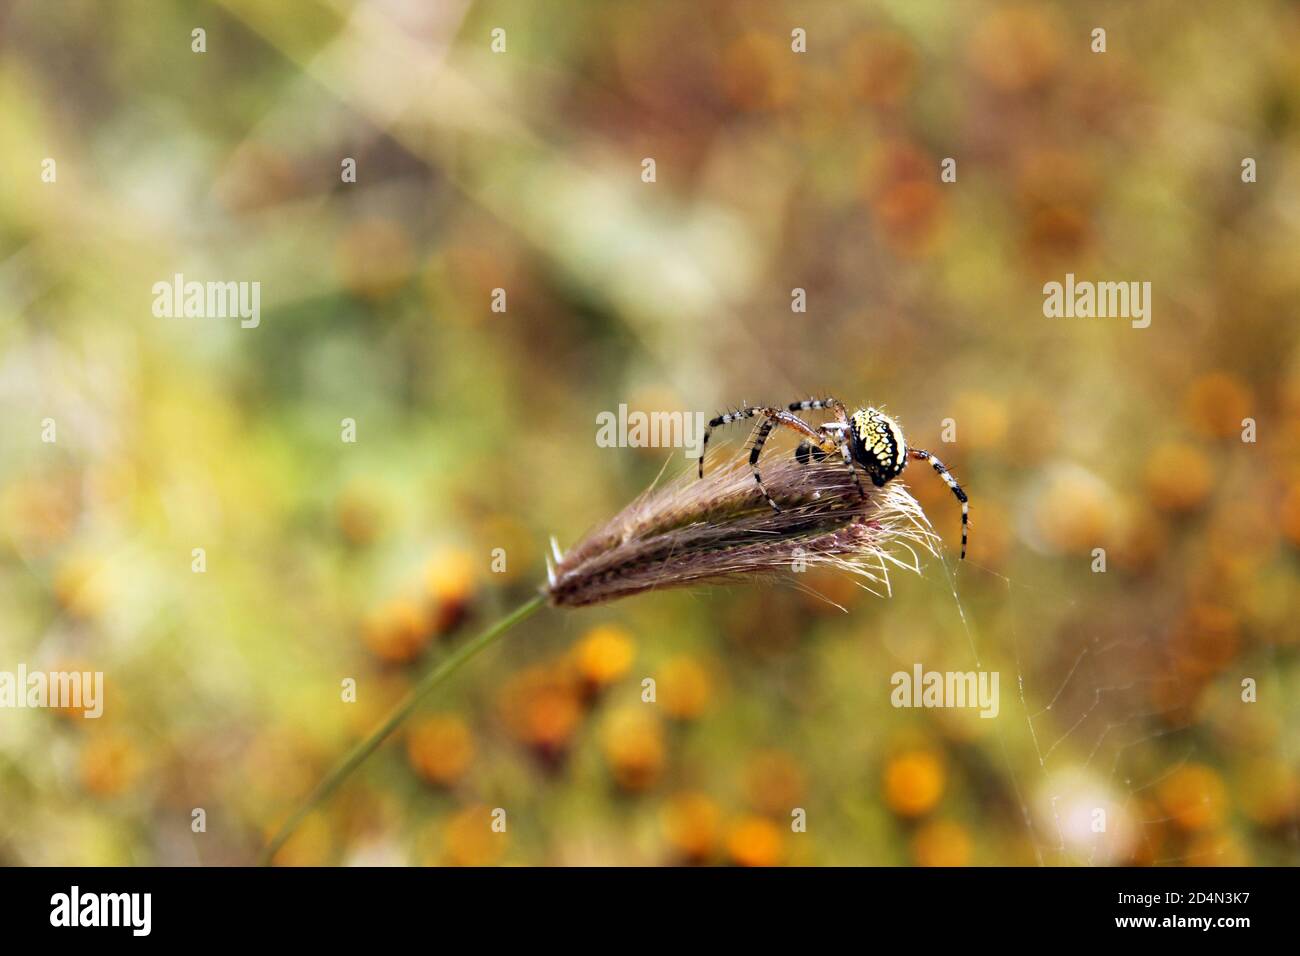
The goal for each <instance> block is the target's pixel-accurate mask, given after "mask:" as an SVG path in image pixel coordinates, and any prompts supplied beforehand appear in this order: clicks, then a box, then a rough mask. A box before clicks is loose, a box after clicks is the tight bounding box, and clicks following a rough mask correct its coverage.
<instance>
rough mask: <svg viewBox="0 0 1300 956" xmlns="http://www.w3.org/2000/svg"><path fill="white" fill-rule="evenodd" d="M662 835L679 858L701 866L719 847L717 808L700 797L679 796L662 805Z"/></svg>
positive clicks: (700, 795) (708, 800)
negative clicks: (663, 834)
mask: <svg viewBox="0 0 1300 956" xmlns="http://www.w3.org/2000/svg"><path fill="white" fill-rule="evenodd" d="M661 819H662V822H663V828H664V833H665V835H666V836H667V838H668V842H669V844H670V845H671V846H672V847H673V850H674V852H675V853H676V854H677V856H679V857H680V858H682V859H684V860H686V861H687V862H690V863H702V862H704V861H706V860H708V859H709V858H711V857H712V856H713V854H714V851H715V850H716V849H717V844H718V820H719V813H718V805H717V804H716V803H714V802H713V801H712V800H710V799H709V798H708V797H706V796H704V795H703V794H700V793H679V794H676V795H674V796H673V797H672V798H671V799H670V800H669V801H668V802H667V804H665V805H664V808H663V812H662V814H661Z"/></svg>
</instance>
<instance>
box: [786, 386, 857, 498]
mask: <svg viewBox="0 0 1300 956" xmlns="http://www.w3.org/2000/svg"><path fill="white" fill-rule="evenodd" d="M809 408H813V409H820V408H829V409H830V410H831V411H833V412H834V413H835V417H836V418H837V419H838V421H836V422H833V423H828V424H826V425H823V426H822V427H821V431H822V433H823V434H826V433H827V432H828V431H829V430H830V429H834V430H836V431H838V432H839V435H838V437H832V438H831V440H832V441H834V442H835V444H836V445H837V446H838V447H839V450H840V455H841V456H842V457H843V458H844V467H845V468H847V469H848V470H849V477H851V478H852V479H853V486H854V487H855V488H857V489H858V496H859V497H860V498H866V497H867V492H866V489H865V488H863V487H862V479H861V478H859V477H858V470H857V468H855V467H854V466H853V449H852V447H851V440H852V438H851V436H852V435H853V426H852V425H851V424H850V422H849V412H848V409H846V408H845V407H844V403H843V402H841V401H840V400H839V399H838V398H832V397H830V396H827V397H826V398H809V399H805V400H804V401H802V402H791V403H790V411H792V412H801V411H804V410H805V409H809ZM802 447H803V446H802V445H801V446H800V448H802ZM796 454H798V453H797V452H796Z"/></svg>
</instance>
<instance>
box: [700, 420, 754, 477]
mask: <svg viewBox="0 0 1300 956" xmlns="http://www.w3.org/2000/svg"><path fill="white" fill-rule="evenodd" d="M763 411H764V409H763V406H761V405H750V406H748V407H746V408H738V409H736V410H735V411H732V412H727V413H726V414H725V415H719V416H718V417H717V418H715V419H713V420H712V421H711V422H709V424H708V427H706V428H705V429H704V441H703V442H701V443H700V477H701V478H703V477H704V453H705V452H706V451H708V450H709V435H710V434H711V433H712V432H713V429H715V428H718V427H720V426H722V425H730V424H731V423H732V422H739V421H743V420H744V419H746V418H753V417H754V416H755V415H758V414H761V413H762V412H763Z"/></svg>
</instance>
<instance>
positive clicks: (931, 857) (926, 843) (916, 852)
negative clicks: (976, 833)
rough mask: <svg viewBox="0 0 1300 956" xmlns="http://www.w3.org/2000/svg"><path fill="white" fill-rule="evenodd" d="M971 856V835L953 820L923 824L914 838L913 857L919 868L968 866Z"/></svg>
mask: <svg viewBox="0 0 1300 956" xmlns="http://www.w3.org/2000/svg"><path fill="white" fill-rule="evenodd" d="M970 855H971V839H970V835H969V834H967V832H966V829H965V827H963V826H962V825H961V824H960V823H955V822H953V821H952V820H934V821H932V822H930V823H926V824H923V825H922V826H921V827H920V828H919V829H918V830H917V831H916V834H915V835H914V836H913V837H912V856H913V858H914V859H915V860H916V863H917V865H918V866H968V865H970Z"/></svg>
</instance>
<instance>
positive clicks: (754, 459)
mask: <svg viewBox="0 0 1300 956" xmlns="http://www.w3.org/2000/svg"><path fill="white" fill-rule="evenodd" d="M761 414H762V415H763V416H764V420H763V421H762V423H760V424H759V426H758V428H757V429H756V430H755V432H754V444H753V446H752V447H751V448H750V450H749V467H750V468H751V469H753V472H754V483H755V484H757V485H758V490H759V491H761V492H762V493H763V498H764V500H766V501H767V503H768V504H769V505H770V506H771V508H772V510H773V511H775V512H778V513H779V512H780V511H781V508H780V506H778V505H777V503H776V502H775V501H773V500H772V496H771V495H769V494H768V493H767V488H765V487H764V486H763V477H762V475H760V474H759V471H758V457H759V455H761V454H762V453H763V445H764V443H766V442H767V436H768V435H770V434H771V432H772V429H773V428H775V427H776V426H777V425H783V426H785V427H786V428H789V429H790V430H792V431H796V432H798V433H799V434H800V435H803V436H804V438H805V439H806V440H807V441H808V442H809V443H811V444H815V445H817V446H818V447H819V448H821V449H823V450H824V451H825V450H827V446H828V445H831V446H832V447H833V444H834V439H832V438H830V437H829V436H828V435H827V434H826V432H825V431H824V430H823V429H819V428H814V427H813V426H812V425H809V424H808V423H807V422H805V421H804V420H803V419H802V418H800V417H799V416H797V415H794V414H792V413H791V412H787V411H782V410H781V409H779V408H770V407H768V408H763V409H762V410H761Z"/></svg>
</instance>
